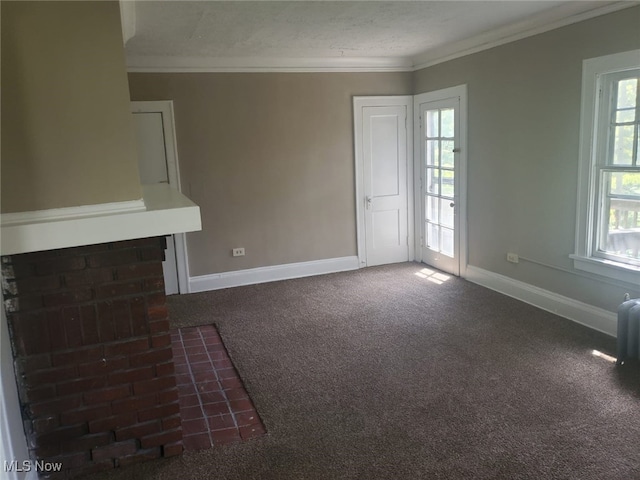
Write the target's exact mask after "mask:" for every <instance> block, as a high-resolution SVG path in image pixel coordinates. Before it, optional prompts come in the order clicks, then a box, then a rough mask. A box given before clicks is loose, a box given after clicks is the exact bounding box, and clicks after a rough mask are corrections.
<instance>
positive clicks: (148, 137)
mask: <svg viewBox="0 0 640 480" xmlns="http://www.w3.org/2000/svg"><path fill="white" fill-rule="evenodd" d="M133 119H134V125H135V131H136V138H137V140H138V168H139V170H140V182H141V183H142V184H153V183H170V182H169V167H168V160H167V141H166V138H165V129H164V128H163V121H165V119H163V112H139V111H134V112H133ZM162 270H163V273H164V285H165V293H166V294H167V295H172V294H175V293H180V285H179V280H178V265H177V260H176V249H175V240H174V235H169V236H167V249H166V251H165V261H164V262H162Z"/></svg>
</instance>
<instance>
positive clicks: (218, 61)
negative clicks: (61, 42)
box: [127, 56, 413, 73]
mask: <svg viewBox="0 0 640 480" xmlns="http://www.w3.org/2000/svg"><path fill="white" fill-rule="evenodd" d="M412 70H413V62H412V60H411V58H407V57H322V58H303V57H301V58H284V57H264V58H258V57H226V58H222V57H219V58H215V57H176V56H166V57H165V56H128V57H127V71H128V72H165V73H172V72H173V73H179V72H180V73H230V72H238V73H252V72H257V73H258V72H290V73H297V72H301V73H306V72H410V71H412Z"/></svg>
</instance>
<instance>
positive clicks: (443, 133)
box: [424, 108, 456, 258]
mask: <svg viewBox="0 0 640 480" xmlns="http://www.w3.org/2000/svg"><path fill="white" fill-rule="evenodd" d="M455 134H456V128H455V109H454V108H434V109H430V110H426V111H425V113H424V135H425V136H424V142H425V145H424V152H425V155H424V157H425V165H424V167H425V172H424V175H425V176H424V178H425V185H424V195H425V198H424V201H425V207H424V212H425V224H424V228H425V235H424V242H425V246H426V247H427V248H428V249H430V250H432V251H435V252H438V253H441V254H443V255H446V256H447V257H451V258H453V257H454V256H455V223H454V220H455V210H454V209H455Z"/></svg>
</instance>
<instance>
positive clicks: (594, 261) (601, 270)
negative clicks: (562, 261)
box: [569, 255, 640, 288]
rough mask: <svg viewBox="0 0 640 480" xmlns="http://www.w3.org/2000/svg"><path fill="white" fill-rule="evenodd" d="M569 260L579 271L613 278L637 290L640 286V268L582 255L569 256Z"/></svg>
mask: <svg viewBox="0 0 640 480" xmlns="http://www.w3.org/2000/svg"><path fill="white" fill-rule="evenodd" d="M569 258H571V259H573V266H574V268H576V269H577V270H583V271H585V272H589V273H595V274H596V275H602V276H603V277H609V278H613V279H615V280H618V281H620V282H624V283H628V284H629V285H633V286H634V287H636V288H637V287H638V285H639V284H640V267H636V266H634V265H627V264H625V263H618V262H613V261H611V260H603V259H599V258H593V257H583V256H581V255H569Z"/></svg>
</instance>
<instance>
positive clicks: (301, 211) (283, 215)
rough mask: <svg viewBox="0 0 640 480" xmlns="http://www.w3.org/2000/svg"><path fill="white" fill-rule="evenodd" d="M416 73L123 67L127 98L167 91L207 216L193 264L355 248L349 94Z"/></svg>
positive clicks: (192, 247) (379, 91) (193, 244)
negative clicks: (235, 253) (237, 251)
mask: <svg viewBox="0 0 640 480" xmlns="http://www.w3.org/2000/svg"><path fill="white" fill-rule="evenodd" d="M411 78H412V77H411V74H410V73H381V74H378V73H365V74H359V73H326V74H325V73H319V74H314V73H309V74H293V73H289V74H270V73H261V74H186V73H183V74H138V73H136V74H130V75H129V83H130V88H131V99H132V100H165V99H166V100H169V99H170V100H173V101H174V107H175V115H176V118H175V121H176V136H177V142H178V155H179V162H180V170H181V178H182V189H183V192H184V193H185V194H186V195H187V196H188V197H189V198H191V199H192V200H193V201H194V202H196V203H197V204H198V205H200V208H201V213H202V223H203V230H202V232H198V233H192V234H188V235H187V244H188V250H189V263H190V269H191V272H190V273H191V275H193V276H197V275H205V274H211V273H218V272H226V271H233V270H241V269H246V268H253V267H261V266H270V265H280V264H286V263H295V262H304V261H311V260H320V259H327V258H335V257H343V256H348V255H356V213H355V190H354V188H355V180H354V154H353V114H352V96H353V95H390V94H407V93H410V92H411V88H412V84H411V81H412V80H411ZM234 247H244V248H245V249H246V256H245V257H236V258H233V257H232V256H231V249H232V248H234Z"/></svg>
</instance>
